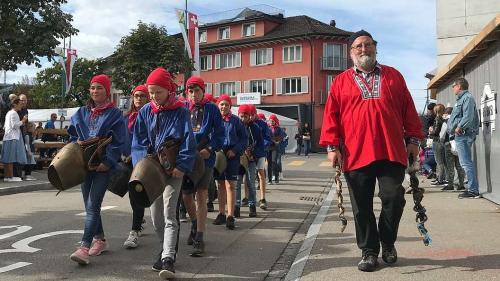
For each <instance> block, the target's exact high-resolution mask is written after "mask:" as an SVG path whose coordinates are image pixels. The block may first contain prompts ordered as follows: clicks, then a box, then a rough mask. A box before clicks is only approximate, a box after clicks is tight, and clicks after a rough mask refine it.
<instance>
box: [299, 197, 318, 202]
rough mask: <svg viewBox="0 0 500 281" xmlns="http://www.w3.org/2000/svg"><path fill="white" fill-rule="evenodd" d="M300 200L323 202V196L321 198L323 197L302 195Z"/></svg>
mask: <svg viewBox="0 0 500 281" xmlns="http://www.w3.org/2000/svg"><path fill="white" fill-rule="evenodd" d="M299 200H302V201H310V202H322V201H323V198H321V197H312V196H300V197H299Z"/></svg>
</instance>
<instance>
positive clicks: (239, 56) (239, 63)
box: [234, 52, 241, 67]
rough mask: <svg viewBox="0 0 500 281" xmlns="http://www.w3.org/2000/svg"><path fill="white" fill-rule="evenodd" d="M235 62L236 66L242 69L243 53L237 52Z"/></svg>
mask: <svg viewBox="0 0 500 281" xmlns="http://www.w3.org/2000/svg"><path fill="white" fill-rule="evenodd" d="M235 60H236V62H235V63H234V66H235V67H241V52H236V56H235Z"/></svg>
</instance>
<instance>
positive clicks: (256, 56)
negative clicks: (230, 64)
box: [250, 48, 273, 66]
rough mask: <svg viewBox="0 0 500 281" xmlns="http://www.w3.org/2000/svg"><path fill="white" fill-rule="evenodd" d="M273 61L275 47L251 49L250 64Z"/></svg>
mask: <svg viewBox="0 0 500 281" xmlns="http://www.w3.org/2000/svg"><path fill="white" fill-rule="evenodd" d="M272 63H273V48H264V49H254V50H250V66H256V65H267V64H272Z"/></svg>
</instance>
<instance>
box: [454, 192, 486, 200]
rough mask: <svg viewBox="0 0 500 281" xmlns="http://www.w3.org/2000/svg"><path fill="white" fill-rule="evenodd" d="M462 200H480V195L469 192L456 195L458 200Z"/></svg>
mask: <svg viewBox="0 0 500 281" xmlns="http://www.w3.org/2000/svg"><path fill="white" fill-rule="evenodd" d="M464 198H468V199H477V198H481V195H480V194H479V193H472V192H469V191H464V192H462V193H460V194H459V195H458V199H464Z"/></svg>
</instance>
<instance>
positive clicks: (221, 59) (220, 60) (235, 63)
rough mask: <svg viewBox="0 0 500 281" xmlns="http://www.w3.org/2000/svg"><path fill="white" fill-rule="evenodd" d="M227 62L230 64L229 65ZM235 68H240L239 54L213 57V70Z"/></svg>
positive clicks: (232, 53)
mask: <svg viewBox="0 0 500 281" xmlns="http://www.w3.org/2000/svg"><path fill="white" fill-rule="evenodd" d="M229 62H231V64H229ZM224 63H225V65H224ZM237 67H241V52H231V53H223V54H216V55H215V69H231V68H237Z"/></svg>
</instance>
